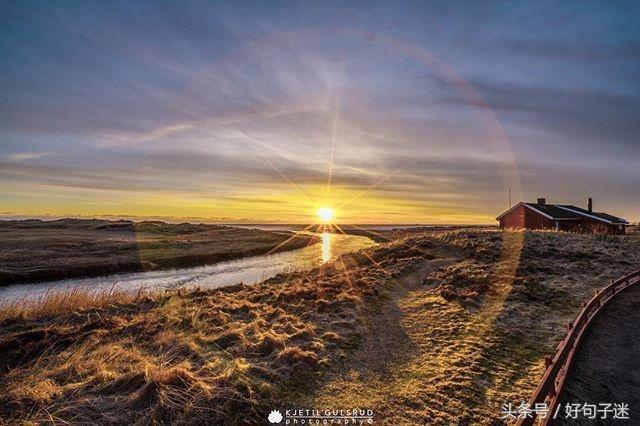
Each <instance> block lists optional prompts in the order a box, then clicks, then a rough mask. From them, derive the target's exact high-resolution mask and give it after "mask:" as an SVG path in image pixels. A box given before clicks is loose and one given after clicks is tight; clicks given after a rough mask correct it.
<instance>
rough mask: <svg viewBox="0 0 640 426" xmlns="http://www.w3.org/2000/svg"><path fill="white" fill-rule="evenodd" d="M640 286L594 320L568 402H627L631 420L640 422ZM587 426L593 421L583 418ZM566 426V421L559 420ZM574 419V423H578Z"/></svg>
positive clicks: (575, 368)
mask: <svg viewBox="0 0 640 426" xmlns="http://www.w3.org/2000/svg"><path fill="white" fill-rule="evenodd" d="M639 306H640V286H638V285H636V286H635V287H633V288H630V289H628V290H626V291H625V292H623V293H621V294H620V295H619V296H618V297H616V298H615V299H614V300H612V301H611V302H610V303H609V304H608V305H607V306H606V307H605V308H604V310H603V311H602V312H601V313H600V315H599V316H598V317H597V318H596V319H595V321H594V323H593V325H592V327H591V328H590V330H589V331H588V332H587V334H586V335H585V339H584V341H583V342H582V345H581V347H580V350H579V351H578V353H577V355H576V358H575V361H574V366H573V369H572V371H571V374H570V375H569V379H568V381H567V387H566V390H565V393H564V396H563V402H562V405H563V406H565V404H567V403H588V404H599V403H627V404H629V408H630V417H631V420H629V421H627V422H626V423H625V422H623V421H620V420H618V421H617V423H616V424H638V419H640V392H639V391H638V390H639V389H640V339H639V338H638V337H639V336H640V310H638V307H639ZM582 422H583V423H584V424H593V420H585V419H582ZM589 422H590V423H589ZM558 423H560V424H565V423H566V422H565V421H559V422H558ZM579 423H580V422H579V421H576V420H571V424H579Z"/></svg>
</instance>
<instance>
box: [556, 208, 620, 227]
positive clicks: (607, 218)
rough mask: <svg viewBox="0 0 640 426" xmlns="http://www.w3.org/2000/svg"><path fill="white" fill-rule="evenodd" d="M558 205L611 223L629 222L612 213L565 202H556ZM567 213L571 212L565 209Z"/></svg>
mask: <svg viewBox="0 0 640 426" xmlns="http://www.w3.org/2000/svg"><path fill="white" fill-rule="evenodd" d="M558 206H560V207H564V208H566V209H571V210H573V211H575V212H576V213H577V214H581V215H585V216H592V217H593V218H594V219H600V220H604V221H606V222H611V223H613V224H627V223H629V222H627V221H626V220H624V219H622V218H620V217H616V216H612V215H610V214H607V213H598V212H590V211H589V210H585V209H582V208H580V207H576V206H572V205H570V204H566V205H565V204H558ZM565 211H566V210H565ZM567 213H569V214H571V212H569V211H567Z"/></svg>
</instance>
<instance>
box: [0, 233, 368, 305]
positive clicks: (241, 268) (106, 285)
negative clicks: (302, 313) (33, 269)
mask: <svg viewBox="0 0 640 426" xmlns="http://www.w3.org/2000/svg"><path fill="white" fill-rule="evenodd" d="M321 238H322V241H321V242H320V243H318V244H314V245H311V246H308V247H304V248H301V249H296V250H291V251H285V252H281V253H276V254H269V255H262V256H251V257H245V258H242V259H236V260H230V261H225V262H219V263H215V264H212V265H205V266H197V267H192V268H180V269H167V270H158V271H147V272H131V273H124V274H111V275H104V276H99V277H92V278H74V279H67V280H57V281H47V282H41V283H34V284H16V285H10V286H6V287H0V303H6V302H11V301H15V300H36V299H39V298H40V297H42V296H43V295H45V294H47V293H49V292H52V291H60V290H65V289H69V288H78V287H87V288H90V289H91V290H95V291H96V292H104V291H109V290H111V289H112V288H114V287H115V288H117V289H124V290H130V291H136V290H138V289H141V288H142V289H145V290H152V291H153V290H163V289H173V288H179V287H200V288H207V289H210V288H218V287H224V286H228V285H233V284H237V283H239V282H243V283H245V284H254V283H256V282H260V281H263V280H265V279H268V278H271V277H273V276H275V275H276V274H277V273H279V272H291V271H300V270H307V269H311V268H313V267H315V266H318V265H321V264H322V263H325V262H328V261H329V260H331V259H333V258H335V257H337V256H340V255H341V254H345V253H350V252H354V251H358V250H361V249H364V248H367V247H371V246H373V245H375V243H374V242H373V241H372V240H371V239H369V238H367V237H363V236H359V235H348V234H347V235H345V234H330V233H326V232H325V233H322V234H321Z"/></svg>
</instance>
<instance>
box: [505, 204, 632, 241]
mask: <svg viewBox="0 0 640 426" xmlns="http://www.w3.org/2000/svg"><path fill="white" fill-rule="evenodd" d="M496 220H498V221H500V229H509V228H515V229H558V230H563V231H572V232H588V233H598V234H624V232H625V227H626V226H627V225H628V224H629V222H627V221H626V220H624V219H622V218H619V217H616V216H612V215H610V214H607V213H599V212H594V211H593V199H591V198H589V199H588V203H587V208H586V209H583V208H580V207H576V206H572V205H568V204H547V202H546V200H545V199H544V198H538V202H537V203H525V202H520V203H518V204H516V205H515V206H513V207H511V208H510V209H509V210H507V211H506V212H504V213H502V214H501V215H500V216H498V217H497V218H496Z"/></svg>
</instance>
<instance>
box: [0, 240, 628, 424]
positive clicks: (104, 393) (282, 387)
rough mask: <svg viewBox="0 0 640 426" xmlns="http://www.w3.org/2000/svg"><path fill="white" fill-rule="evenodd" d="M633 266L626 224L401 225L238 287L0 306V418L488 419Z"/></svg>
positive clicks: (495, 419) (520, 394)
mask: <svg viewBox="0 0 640 426" xmlns="http://www.w3.org/2000/svg"><path fill="white" fill-rule="evenodd" d="M639 264H640V241H639V240H638V239H637V238H628V237H603V236H593V235H576V234H565V233H558V232H500V231H488V230H477V231H469V230H463V231H452V232H442V233H428V234H420V233H415V234H414V233H412V234H408V236H406V237H403V238H399V239H397V240H394V241H392V242H389V243H386V244H382V245H380V246H378V247H376V248H373V249H369V250H367V251H365V252H360V253H357V254H354V255H350V256H342V257H340V258H338V259H337V260H336V261H335V262H333V263H331V264H328V265H325V266H323V267H320V268H317V269H314V270H312V271H310V272H304V273H293V274H291V275H287V276H279V277H277V278H275V279H271V280H269V281H267V282H265V283H262V284H258V285H255V286H235V287H229V288H225V289H218V290H211V291H190V292H174V293H163V294H155V295H142V294H141V295H132V296H122V297H120V298H118V299H116V300H114V301H113V303H109V301H108V300H103V299H101V300H98V301H96V303H97V307H95V308H91V307H90V306H91V301H88V302H86V303H85V304H84V305H83V306H84V308H83V309H76V308H74V306H77V305H74V302H73V299H74V297H76V298H80V299H82V295H75V296H74V297H70V298H69V299H68V300H69V301H70V302H69V304H70V306H66V308H65V303H66V302H64V300H63V301H61V300H59V299H58V300H57V301H52V302H51V304H52V307H51V309H48V306H47V303H48V302H47V301H46V300H45V301H43V302H42V304H41V305H40V306H39V307H37V308H36V309H33V310H31V311H23V310H13V311H12V310H11V309H9V308H5V310H4V311H3V312H0V387H1V388H2V389H3V392H2V393H1V394H0V418H1V419H3V420H4V421H6V422H10V423H12V422H24V421H26V422H43V423H48V422H63V421H65V422H72V423H73V422H76V423H92V422H99V423H114V424H115V423H132V424H147V423H152V422H172V423H177V424H181V423H182V424H186V423H211V424H213V423H220V424H222V423H225V424H246V423H254V424H264V423H265V419H266V416H267V414H268V412H269V410H271V409H274V408H279V409H286V408H300V407H306V408H317V409H327V408H329V409H347V408H349V409H352V408H370V409H372V410H373V411H374V419H375V422H376V423H377V424H398V423H412V424H413V423H419V424H425V423H428V424H443V425H444V424H500V420H499V417H500V406H501V405H502V404H503V403H506V402H512V401H520V400H522V399H526V398H528V396H529V395H530V393H531V391H532V389H533V388H534V387H535V384H536V383H537V381H538V380H539V378H540V376H541V374H542V371H543V364H544V362H543V357H544V355H546V354H552V353H553V348H554V347H555V346H556V344H557V343H558V342H559V341H560V339H561V338H562V337H563V336H564V334H565V323H566V322H567V321H568V320H571V319H573V318H574V317H575V315H576V314H577V313H578V311H579V310H580V303H581V302H583V301H586V300H587V299H588V298H589V297H590V296H591V295H592V294H593V291H594V290H595V289H596V288H598V287H600V286H603V285H604V284H606V283H607V281H608V280H609V279H613V278H616V277H618V276H621V275H624V274H625V273H627V272H630V271H632V270H635V269H638V265H639ZM127 297H128V298H127Z"/></svg>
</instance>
